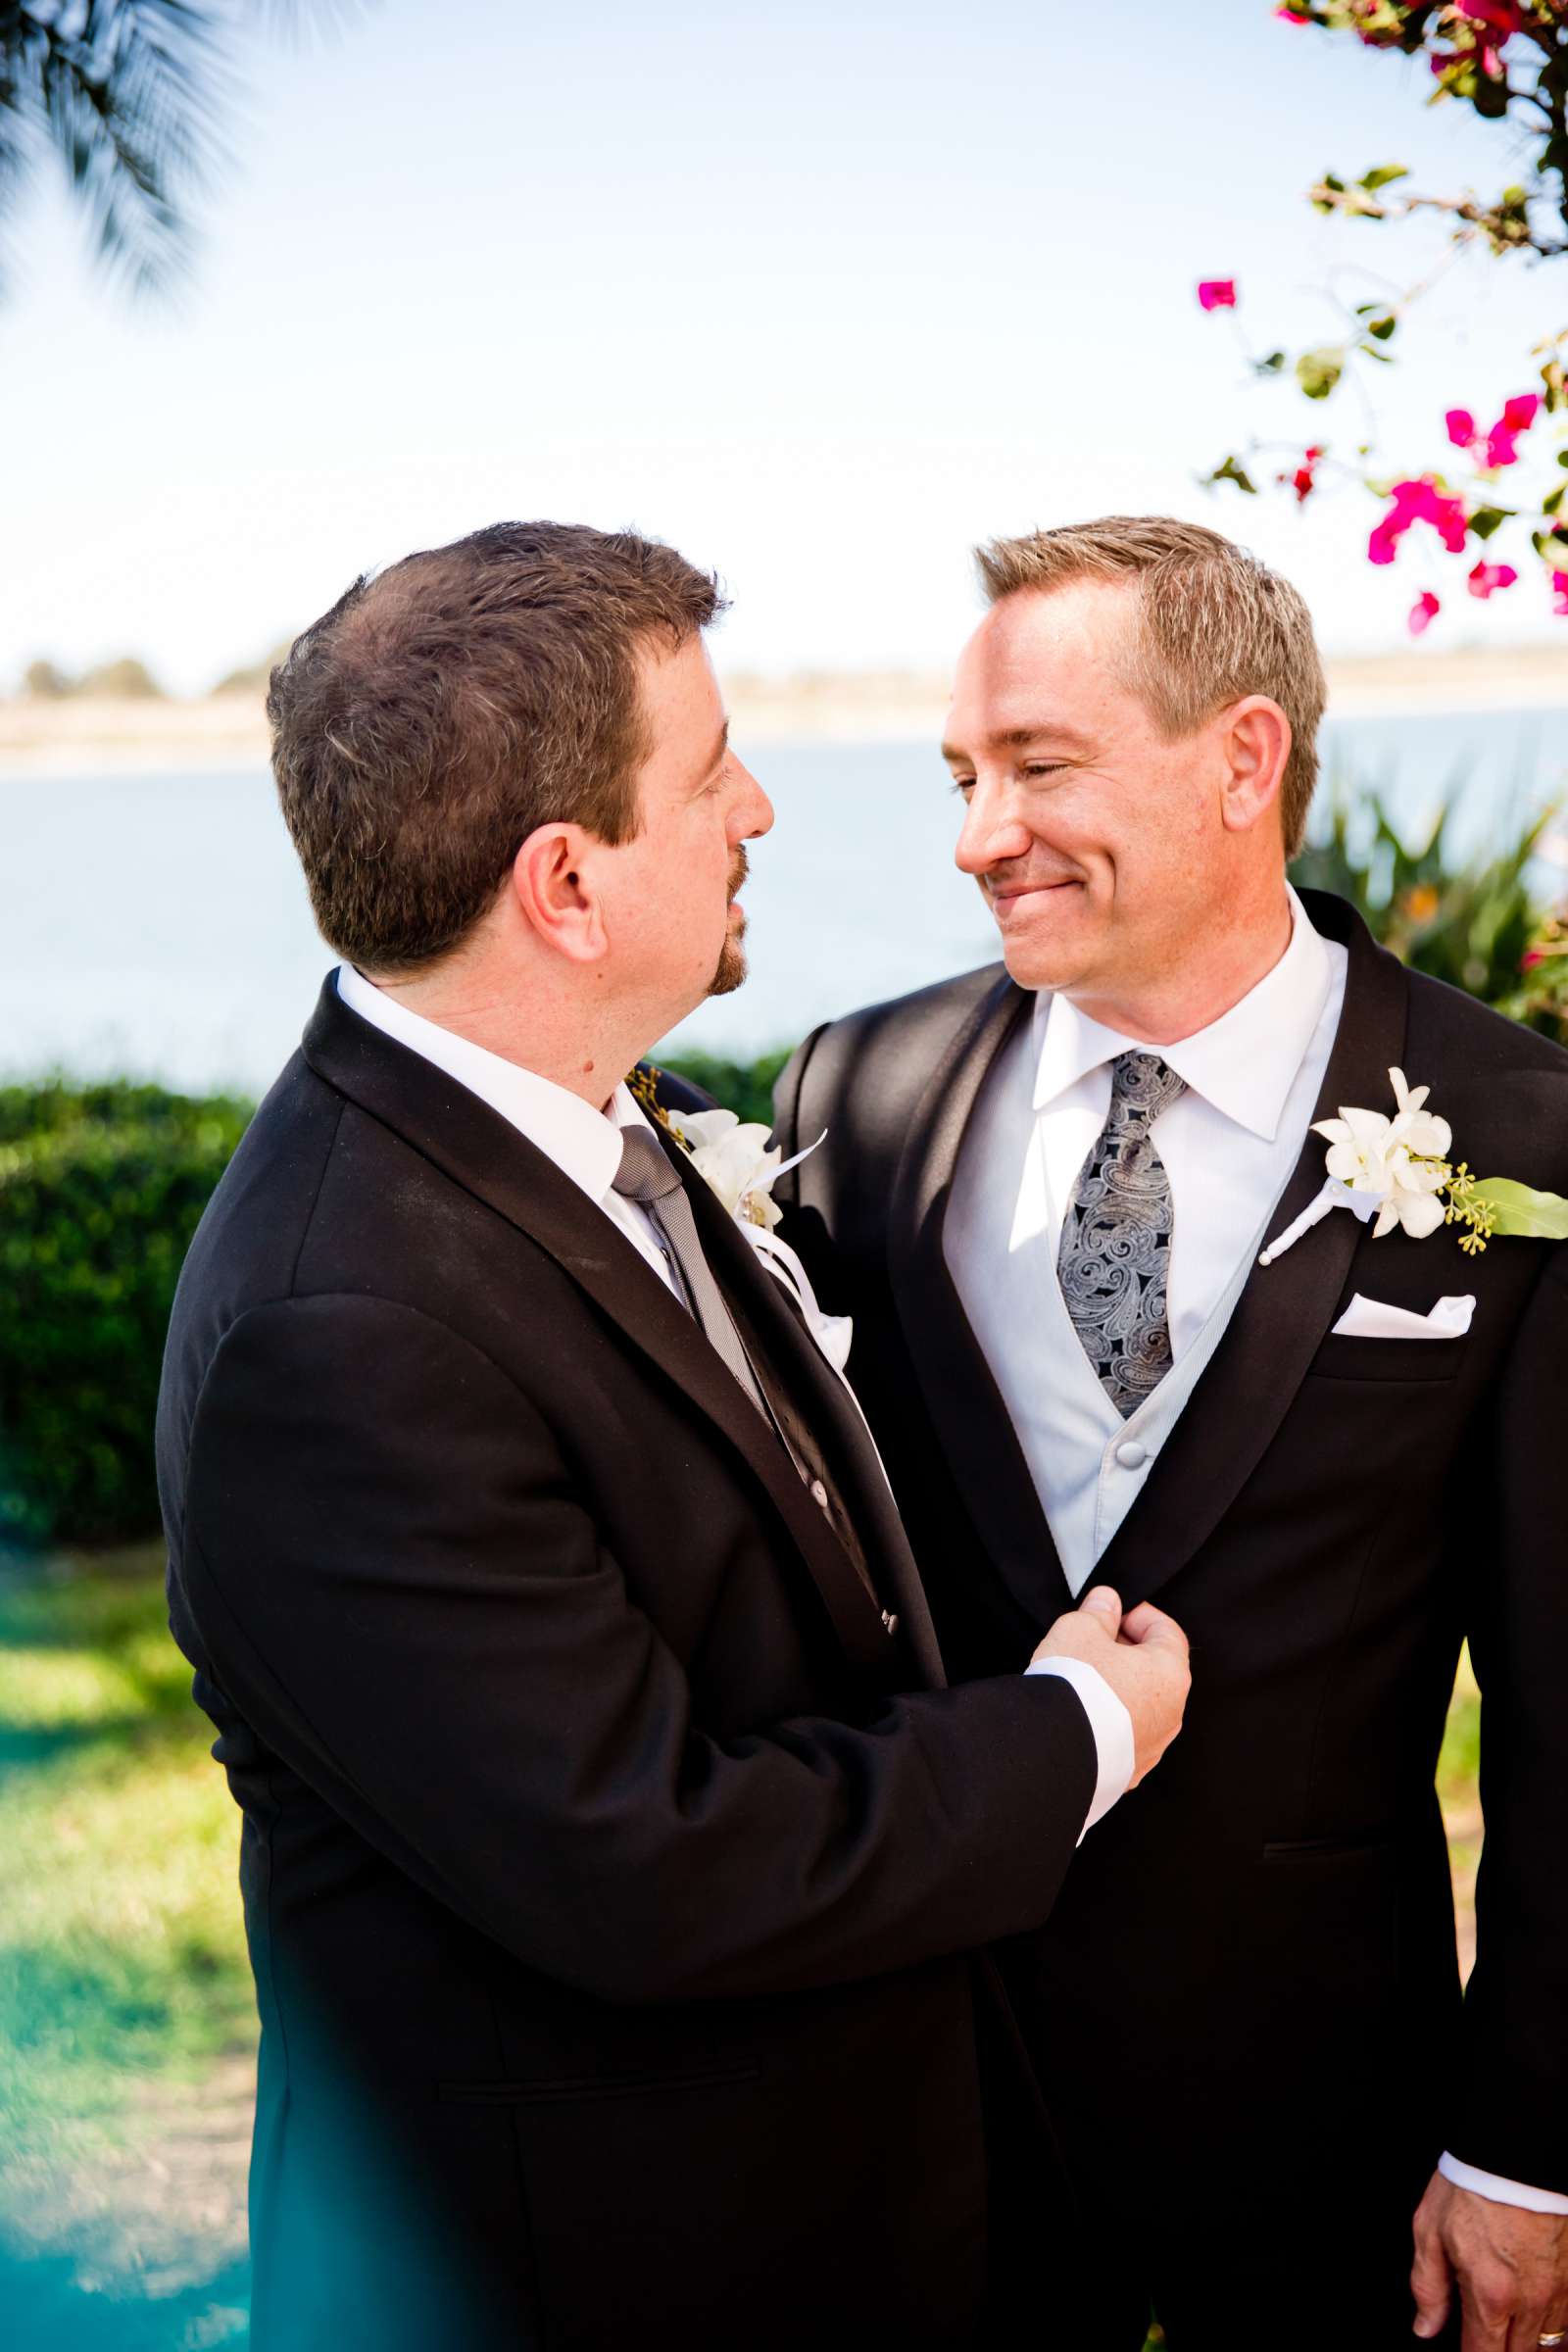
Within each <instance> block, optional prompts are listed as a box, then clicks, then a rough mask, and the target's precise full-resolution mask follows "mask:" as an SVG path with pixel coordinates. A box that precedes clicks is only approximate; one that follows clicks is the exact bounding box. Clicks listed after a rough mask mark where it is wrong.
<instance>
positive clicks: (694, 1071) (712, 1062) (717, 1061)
mask: <svg viewBox="0 0 1568 2352" xmlns="http://www.w3.org/2000/svg"><path fill="white" fill-rule="evenodd" d="M794 1051H795V1049H794V1047H793V1046H785V1047H784V1048H783V1049H782V1050H781V1051H780V1052H779V1053H776V1054H762V1056H761V1057H760V1060H758V1061H725V1060H723V1059H722V1058H721V1056H719V1055H718V1054H672V1055H671V1056H670V1057H669V1059H668V1060H662V1061H661V1062H660V1065H659V1066H660V1068H661V1069H664V1070H672V1071H673V1072H674V1073H675V1075H676V1077H678V1078H689V1079H690V1080H691V1082H692V1084H693V1086H700V1087H701V1088H702V1089H703V1092H704V1093H705V1094H709V1095H711V1096H712V1098H713V1101H714V1102H715V1103H722V1104H723V1106H724V1108H725V1109H726V1110H733V1111H734V1112H736V1114H737V1115H738V1116H739V1117H740V1118H742V1119H748V1120H749V1119H755V1120H757V1121H758V1122H759V1124H760V1125H761V1126H763V1127H771V1126H772V1124H773V1088H774V1085H775V1083H776V1081H777V1079H778V1077H779V1075H780V1073H781V1072H782V1070H783V1068H784V1064H785V1063H786V1062H787V1061H788V1059H789V1057H790V1055H791V1054H793V1052H794Z"/></svg>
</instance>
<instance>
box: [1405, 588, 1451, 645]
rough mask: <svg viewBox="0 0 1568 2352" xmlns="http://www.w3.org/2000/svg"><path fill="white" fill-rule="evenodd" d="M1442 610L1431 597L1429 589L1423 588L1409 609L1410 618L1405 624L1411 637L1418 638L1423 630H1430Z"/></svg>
mask: <svg viewBox="0 0 1568 2352" xmlns="http://www.w3.org/2000/svg"><path fill="white" fill-rule="evenodd" d="M1442 610H1443V607H1442V605H1441V603H1440V602H1439V600H1438V598H1437V597H1435V596H1434V595H1433V593H1432V591H1431V589H1430V588H1423V589H1422V591H1421V593H1420V595H1419V596H1418V597H1417V598H1416V600H1415V603H1414V604H1413V605H1412V606H1411V607H1410V617H1409V620H1408V621H1407V623H1406V624H1405V625H1406V626H1407V627H1408V629H1409V631H1410V634H1411V636H1412V637H1419V636H1420V634H1421V632H1422V630H1423V629H1429V628H1431V626H1432V623H1433V621H1434V620H1435V619H1436V618H1437V616H1438V614H1439V613H1441V612H1442Z"/></svg>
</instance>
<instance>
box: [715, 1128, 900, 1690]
mask: <svg viewBox="0 0 1568 2352" xmlns="http://www.w3.org/2000/svg"><path fill="white" fill-rule="evenodd" d="M670 1156H671V1158H672V1159H674V1160H675V1161H676V1164H677V1166H681V1161H682V1155H681V1154H679V1153H677V1152H671V1153H670ZM682 1174H683V1176H684V1178H685V1182H686V1189H687V1191H688V1192H689V1193H690V1195H691V1197H692V1208H693V1213H694V1215H695V1217H696V1220H697V1230H698V1233H699V1235H700V1237H701V1240H702V1245H703V1250H704V1251H705V1253H706V1255H707V1257H708V1261H709V1263H710V1265H711V1267H712V1269H713V1271H714V1273H715V1274H716V1275H717V1276H718V1278H719V1282H720V1284H721V1285H722V1287H723V1290H724V1294H725V1297H726V1298H727V1299H728V1300H729V1302H730V1306H731V1309H732V1310H733V1311H734V1312H735V1314H736V1316H737V1318H738V1319H739V1320H740V1321H741V1322H742V1323H745V1322H747V1321H751V1322H753V1323H756V1324H757V1325H758V1326H759V1327H760V1336H761V1339H762V1341H763V1344H764V1346H765V1348H767V1350H768V1351H769V1353H770V1354H771V1355H772V1356H773V1357H774V1358H775V1359H776V1360H777V1362H778V1364H779V1367H780V1369H781V1371H782V1372H783V1373H784V1374H785V1376H786V1377H787V1378H788V1379H789V1381H790V1384H791V1393H792V1395H793V1396H794V1397H797V1398H798V1399H799V1401H800V1403H801V1404H802V1406H803V1407H804V1409H805V1411H806V1415H807V1418H808V1420H809V1422H810V1424H811V1427H812V1429H813V1431H814V1432H815V1433H816V1435H817V1439H818V1442H821V1440H822V1439H823V1438H824V1437H825V1436H826V1434H827V1433H828V1432H829V1431H831V1432H832V1433H833V1436H834V1437H835V1438H836V1440H837V1447H836V1450H837V1452H838V1455H839V1457H840V1461H841V1463H842V1464H843V1465H844V1466H845V1467H846V1468H847V1470H848V1473H849V1475H848V1477H847V1478H845V1480H844V1499H845V1502H846V1503H847V1504H848V1506H849V1509H850V1515H851V1517H852V1519H853V1520H854V1522H855V1526H856V1529H857V1532H858V1533H860V1534H861V1535H862V1536H868V1537H870V1538H871V1539H872V1549H873V1554H874V1564H875V1566H876V1568H877V1570H878V1572H879V1575H880V1578H881V1580H882V1582H883V1583H885V1586H886V1597H887V1599H888V1600H890V1601H891V1602H892V1603H893V1605H894V1606H895V1607H896V1608H897V1610H898V1613H899V1617H900V1620H901V1622H902V1625H903V1630H904V1635H905V1639H906V1640H907V1642H908V1644H909V1646H910V1648H911V1649H912V1651H913V1652H914V1655H915V1658H916V1659H917V1661H918V1663H919V1666H920V1669H921V1672H922V1673H923V1675H924V1676H925V1679H926V1681H927V1682H928V1683H929V1684H930V1685H931V1687H932V1688H933V1689H934V1690H938V1691H941V1690H944V1689H945V1688H946V1686H947V1674H946V1672H945V1670H944V1668H943V1664H942V1651H941V1648H940V1646H939V1644H938V1642H937V1636H936V1628H935V1626H934V1625H933V1624H932V1622H931V1611H930V1608H929V1606H928V1605H927V1602H926V1597H925V1589H924V1587H923V1586H922V1584H921V1582H920V1572H919V1570H918V1568H917V1567H916V1566H915V1561H914V1554H913V1552H912V1551H911V1550H910V1549H909V1542H908V1538H907V1535H906V1534H905V1532H904V1522H903V1520H902V1519H901V1518H900V1517H899V1510H898V1505H897V1503H896V1502H895V1501H894V1499H893V1494H892V1490H891V1489H890V1487H889V1485H888V1482H887V1478H886V1476H885V1474H884V1472H883V1469H882V1465H881V1462H880V1461H879V1460H878V1458H877V1452H876V1447H875V1446H874V1445H873V1444H872V1441H871V1436H870V1432H869V1431H868V1430H867V1428H866V1425H865V1423H864V1421H863V1420H862V1419H861V1416H860V1413H859V1411H858V1408H857V1406H856V1405H855V1404H854V1403H853V1402H852V1401H851V1399H850V1397H848V1396H846V1394H845V1391H844V1384H843V1383H842V1381H841V1380H840V1379H839V1377H838V1375H837V1373H836V1372H835V1371H834V1370H833V1368H832V1366H831V1365H830V1364H828V1363H826V1362H825V1361H824V1360H823V1356H822V1351H821V1349H820V1348H818V1347H817V1345H816V1342H815V1341H814V1340H813V1339H812V1338H811V1335H810V1333H809V1331H808V1330H807V1328H806V1326H805V1324H804V1323H803V1322H802V1320H801V1317H800V1315H799V1313H798V1312H797V1311H796V1309H795V1307H794V1306H793V1305H792V1304H791V1302H790V1300H789V1299H788V1297H787V1296H786V1294H785V1291H784V1288H783V1286H782V1284H781V1283H779V1282H778V1281H776V1280H775V1278H774V1277H773V1276H772V1275H771V1274H770V1273H768V1271H767V1269H766V1268H765V1267H764V1266H761V1265H760V1264H759V1263H758V1257H757V1252H756V1250H753V1248H752V1246H751V1244H750V1243H749V1242H748V1241H747V1239H746V1236H745V1235H744V1234H743V1233H742V1232H741V1231H740V1229H739V1227H738V1226H737V1225H736V1222H735V1220H734V1218H733V1217H730V1216H726V1215H725V1213H724V1211H723V1209H722V1208H721V1207H720V1205H719V1203H718V1202H717V1201H715V1200H714V1198H713V1195H712V1193H711V1190H710V1188H709V1187H708V1186H707V1185H706V1184H704V1182H703V1181H702V1179H701V1177H699V1176H694V1175H693V1174H692V1173H691V1170H690V1167H689V1165H687V1166H683V1167H682ZM835 1548H837V1546H835ZM886 1646H887V1644H886V1642H885V1641H884V1648H886Z"/></svg>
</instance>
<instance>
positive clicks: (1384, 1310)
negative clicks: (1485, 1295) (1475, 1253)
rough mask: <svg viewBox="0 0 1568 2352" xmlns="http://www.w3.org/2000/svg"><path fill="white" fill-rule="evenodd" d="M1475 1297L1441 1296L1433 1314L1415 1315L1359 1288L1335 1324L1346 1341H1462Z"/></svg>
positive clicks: (1336, 1333)
mask: <svg viewBox="0 0 1568 2352" xmlns="http://www.w3.org/2000/svg"><path fill="white" fill-rule="evenodd" d="M1475 1311H1476V1302H1475V1300H1474V1299H1472V1298H1470V1297H1468V1296H1467V1297H1465V1298H1463V1299H1439V1300H1438V1303H1437V1305H1436V1306H1435V1307H1434V1308H1433V1309H1432V1311H1431V1313H1430V1314H1426V1315H1413V1314H1412V1313H1411V1312H1410V1309H1409V1308H1408V1307H1407V1306H1385V1305H1384V1303H1383V1301H1382V1299H1365V1298H1363V1297H1362V1295H1361V1293H1360V1292H1359V1291H1357V1292H1356V1294H1355V1297H1354V1298H1353V1299H1351V1300H1350V1303H1349V1305H1348V1307H1347V1308H1346V1310H1345V1312H1344V1314H1343V1315H1342V1316H1341V1317H1340V1319H1339V1321H1338V1322H1337V1323H1336V1324H1335V1326H1334V1333H1335V1336H1336V1337H1337V1338H1340V1339H1347V1340H1459V1339H1463V1337H1464V1335H1465V1333H1466V1332H1467V1331H1468V1330H1469V1328H1470V1318H1471V1316H1472V1315H1473V1314H1474V1313H1475Z"/></svg>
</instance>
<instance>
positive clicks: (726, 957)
mask: <svg viewBox="0 0 1568 2352" xmlns="http://www.w3.org/2000/svg"><path fill="white" fill-rule="evenodd" d="M747 871H748V867H747V862H746V852H745V850H744V849H740V850H737V851H736V853H735V862H734V864H733V865H732V866H731V868H730V876H729V900H730V904H731V906H733V905H734V903H735V900H736V898H737V897H738V896H739V893H740V888H741V885H742V883H743V882H744V881H745V880H746V875H747ZM745 978H746V917H745V915H744V914H743V915H742V916H741V918H740V920H739V922H737V923H731V924H730V926H729V930H728V933H727V935H726V937H725V940H724V945H723V947H722V948H721V949H720V950H719V955H718V969H717V970H716V971H715V972H714V974H713V977H712V979H711V981H710V982H709V984H708V993H709V995H710V996H711V997H730V996H733V995H734V993H735V991H736V989H738V988H739V987H740V985H741V983H742V981H743V980H744V979H745Z"/></svg>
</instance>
